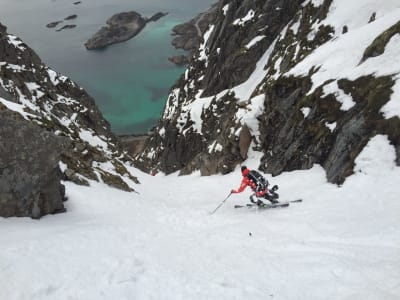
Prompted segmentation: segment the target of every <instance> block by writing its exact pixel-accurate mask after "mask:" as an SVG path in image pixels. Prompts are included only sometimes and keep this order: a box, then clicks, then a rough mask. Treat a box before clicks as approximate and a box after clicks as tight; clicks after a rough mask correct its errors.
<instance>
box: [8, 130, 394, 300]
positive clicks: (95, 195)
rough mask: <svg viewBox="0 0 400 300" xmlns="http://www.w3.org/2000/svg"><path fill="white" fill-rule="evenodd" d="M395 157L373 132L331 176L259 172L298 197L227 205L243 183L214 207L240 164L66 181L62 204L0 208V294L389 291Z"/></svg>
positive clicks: (317, 295) (242, 295)
mask: <svg viewBox="0 0 400 300" xmlns="http://www.w3.org/2000/svg"><path fill="white" fill-rule="evenodd" d="M252 156H253V157H252V158H251V159H249V161H248V162H247V164H248V166H249V167H253V166H255V165H257V163H258V162H257V160H258V158H259V157H258V156H257V155H256V154H253V155H252ZM394 159H395V153H394V149H393V147H392V146H391V145H389V142H388V140H387V137H385V136H376V137H375V138H373V139H372V140H371V141H370V143H369V144H368V146H367V147H366V148H365V149H364V151H363V152H362V153H361V154H360V156H359V157H358V158H357V165H356V167H355V170H356V174H355V175H353V176H351V177H350V178H348V179H347V181H346V182H345V184H344V185H343V186H342V187H341V188H338V187H337V186H334V185H331V184H329V183H327V182H326V179H325V174H324V171H323V169H322V168H321V167H319V166H315V167H314V168H313V169H311V170H309V171H297V172H291V173H285V174H282V175H281V176H279V177H276V178H270V176H268V179H269V180H270V182H271V183H272V184H279V185H280V194H281V200H285V199H286V200H291V199H295V198H299V197H301V198H303V199H304V202H303V203H293V204H291V205H290V207H289V208H282V209H274V210H265V211H257V210H250V209H247V208H244V209H234V208H233V205H234V204H244V203H246V202H247V198H248V195H249V194H250V192H249V191H248V190H246V191H245V192H244V193H242V194H239V195H234V196H231V197H230V198H229V200H228V201H227V202H226V203H225V205H223V206H222V207H221V208H220V209H219V210H218V211H217V212H216V213H215V214H214V215H210V214H209V212H210V211H212V210H213V209H214V208H215V207H216V206H217V205H218V204H219V203H220V202H221V201H222V200H223V199H224V198H225V197H226V196H227V194H228V193H229V191H230V189H231V188H236V187H237V186H238V185H239V183H240V180H241V176H240V172H239V170H237V172H235V173H233V174H230V175H227V176H212V177H204V178H202V177H200V176H198V175H192V176H187V177H177V176H176V175H171V176H163V175H157V176H155V177H151V176H146V175H145V174H141V176H140V178H141V179H142V185H141V186H140V188H139V191H140V193H141V195H137V194H132V193H125V192H121V191H119V190H115V189H111V188H109V187H107V186H105V185H102V184H99V183H92V187H90V188H88V187H80V186H76V185H74V184H72V183H66V185H67V195H68V196H69V201H68V202H67V208H68V212H67V213H66V214H61V215H56V216H47V217H44V218H42V219H41V220H40V221H33V220H30V219H0V245H1V247H0V291H1V292H0V298H1V299H7V300H11V299H96V300H97V299H174V300H175V299H335V300H337V299H351V300H354V299H363V300H365V299H376V300H382V299H385V300H390V299H393V300H395V299H399V295H400V223H399V220H400V201H399V199H400V197H399V195H400V184H399V183H400V181H399V179H400V168H399V167H396V166H395V164H394ZM250 233H251V235H250Z"/></svg>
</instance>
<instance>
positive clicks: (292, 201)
mask: <svg viewBox="0 0 400 300" xmlns="http://www.w3.org/2000/svg"><path fill="white" fill-rule="evenodd" d="M289 202H290V203H295V202H303V199H296V200H291V201H289Z"/></svg>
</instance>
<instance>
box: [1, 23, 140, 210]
mask: <svg viewBox="0 0 400 300" xmlns="http://www.w3.org/2000/svg"><path fill="white" fill-rule="evenodd" d="M0 112H1V115H0V118H1V120H0V121H1V123H2V128H1V130H0V216H14V215H17V216H32V217H40V216H41V215H44V214H47V213H53V212H58V211H62V210H63V205H62V201H63V200H64V189H63V187H62V185H61V183H60V180H70V181H73V182H75V183H77V184H83V185H89V182H90V180H94V181H102V182H105V183H106V184H108V185H110V186H113V187H116V188H119V189H123V190H126V191H133V189H134V186H135V184H136V183H138V180H137V178H136V177H134V176H133V175H132V174H131V173H130V172H129V171H128V169H127V167H128V168H129V165H130V162H131V158H130V157H129V156H128V155H127V154H126V152H124V151H123V150H122V148H121V147H120V145H119V143H118V141H117V138H116V137H115V136H114V135H113V133H112V132H111V130H110V125H109V124H108V122H107V121H106V120H105V119H104V118H103V116H102V114H101V112H100V111H99V110H98V108H97V107H96V105H95V102H94V100H93V99H92V98H91V97H90V96H89V95H88V94H87V93H86V92H85V91H84V90H83V89H82V88H81V87H79V86H78V85H77V84H76V83H74V82H73V81H71V80H70V79H69V78H67V77H65V76H62V75H60V74H58V73H57V72H55V71H53V70H51V69H50V68H49V67H47V66H46V65H45V64H43V63H42V61H41V60H40V58H39V57H38V56H37V55H36V54H35V52H34V51H33V50H32V49H30V48H29V47H28V46H27V45H26V44H24V43H23V42H22V41H21V40H20V39H19V38H17V37H16V36H14V35H12V34H8V33H7V32H6V27H5V26H3V25H1V24H0Z"/></svg>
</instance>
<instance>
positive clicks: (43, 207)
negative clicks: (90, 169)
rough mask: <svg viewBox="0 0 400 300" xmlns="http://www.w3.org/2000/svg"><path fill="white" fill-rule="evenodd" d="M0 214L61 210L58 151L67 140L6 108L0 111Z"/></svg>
mask: <svg viewBox="0 0 400 300" xmlns="http://www.w3.org/2000/svg"><path fill="white" fill-rule="evenodd" d="M0 136H1V139H0V216H1V217H11V216H18V217H32V218H35V219H38V218H40V217H41V216H43V215H46V214H53V213H57V212H63V211H64V210H65V209H64V205H63V201H64V199H65V198H64V197H65V188H64V186H63V185H62V184H61V183H60V181H61V179H62V173H61V171H60V169H59V165H58V163H59V161H60V159H61V153H62V152H64V151H67V149H68V146H69V140H68V139H66V138H62V137H58V136H56V135H54V134H53V133H51V132H47V131H45V130H44V129H43V128H40V127H39V126H38V125H34V124H32V123H31V122H28V121H26V120H24V119H22V118H21V117H20V116H19V115H13V114H11V113H9V112H8V111H2V112H0Z"/></svg>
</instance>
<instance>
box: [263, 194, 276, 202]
mask: <svg viewBox="0 0 400 300" xmlns="http://www.w3.org/2000/svg"><path fill="white" fill-rule="evenodd" d="M264 198H265V199H267V200H268V201H269V202H271V203H272V204H276V203H279V201H278V200H277V199H278V198H279V195H278V194H277V193H275V192H272V193H269V192H268V193H266V194H265V196H264Z"/></svg>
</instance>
